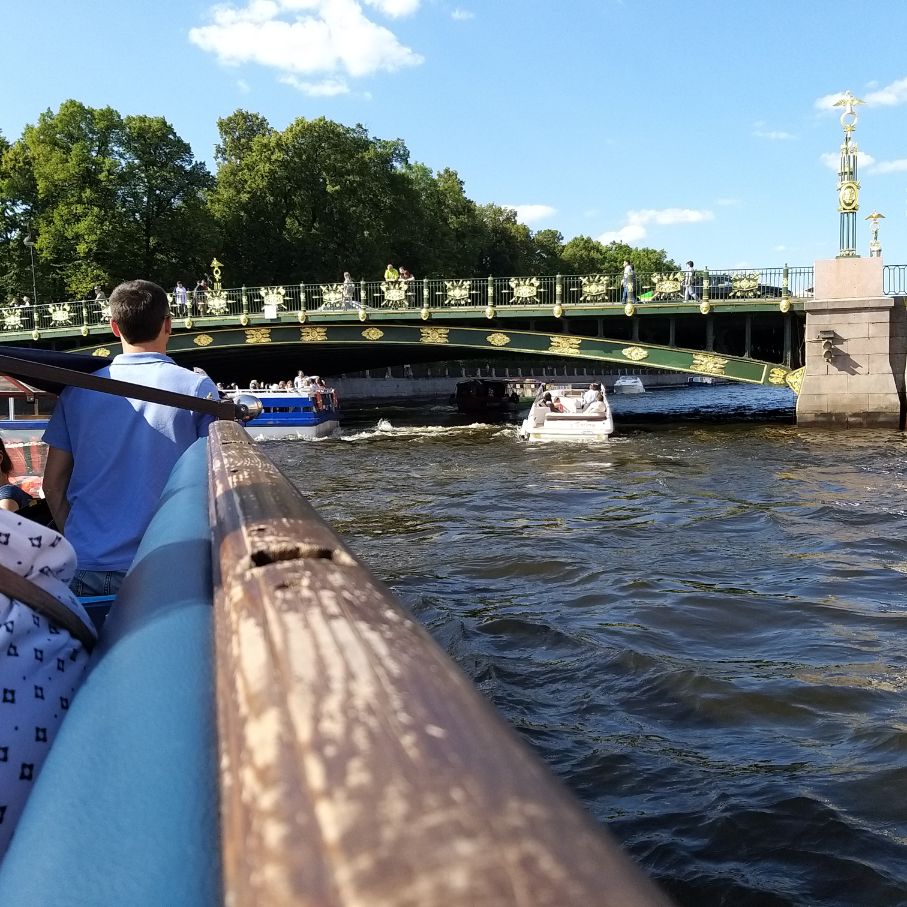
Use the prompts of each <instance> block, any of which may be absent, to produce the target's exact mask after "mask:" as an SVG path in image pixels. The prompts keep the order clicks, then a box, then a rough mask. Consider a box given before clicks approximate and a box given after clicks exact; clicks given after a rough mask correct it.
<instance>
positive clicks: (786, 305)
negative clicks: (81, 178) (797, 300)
mask: <svg viewBox="0 0 907 907" xmlns="http://www.w3.org/2000/svg"><path fill="white" fill-rule="evenodd" d="M778 308H779V309H780V310H781V311H782V312H784V314H785V315H786V314H787V313H788V312H789V311H790V300H789V299H782V300H781V302H779V303H778Z"/></svg>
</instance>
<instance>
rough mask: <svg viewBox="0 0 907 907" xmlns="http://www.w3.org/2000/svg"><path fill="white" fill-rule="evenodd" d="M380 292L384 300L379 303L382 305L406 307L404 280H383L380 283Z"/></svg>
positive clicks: (398, 307)
mask: <svg viewBox="0 0 907 907" xmlns="http://www.w3.org/2000/svg"><path fill="white" fill-rule="evenodd" d="M381 292H382V293H383V294H384V301H383V302H382V303H381V304H382V305H384V306H387V307H388V308H397V309H405V308H406V281H405V280H385V281H384V282H383V283H382V284H381Z"/></svg>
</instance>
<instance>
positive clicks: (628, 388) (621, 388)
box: [612, 378, 646, 394]
mask: <svg viewBox="0 0 907 907" xmlns="http://www.w3.org/2000/svg"><path fill="white" fill-rule="evenodd" d="M612 392H613V393H615V394H644V393H645V392H646V388H645V385H644V384H643V383H642V380H641V379H640V378H618V379H617V381H615V382H614V387H613V388H612Z"/></svg>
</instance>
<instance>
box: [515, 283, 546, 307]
mask: <svg viewBox="0 0 907 907" xmlns="http://www.w3.org/2000/svg"><path fill="white" fill-rule="evenodd" d="M540 283H541V281H540V280H539V279H538V277H511V278H510V287H511V289H512V291H513V301H514V302H523V303H526V302H537V301H538V295H539V284H540Z"/></svg>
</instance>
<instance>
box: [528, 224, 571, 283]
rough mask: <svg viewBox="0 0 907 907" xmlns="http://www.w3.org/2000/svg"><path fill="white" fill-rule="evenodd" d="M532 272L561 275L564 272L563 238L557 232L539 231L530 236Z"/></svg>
mask: <svg viewBox="0 0 907 907" xmlns="http://www.w3.org/2000/svg"><path fill="white" fill-rule="evenodd" d="M532 243H533V250H532V251H533V254H532V271H533V272H534V273H536V274H562V273H563V272H564V270H565V267H564V265H565V261H564V258H563V253H564V236H563V234H562V233H561V232H560V231H559V230H539V231H538V232H537V233H535V234H533V236H532Z"/></svg>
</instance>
